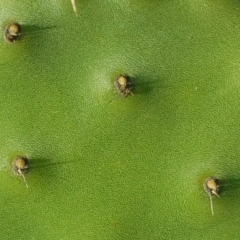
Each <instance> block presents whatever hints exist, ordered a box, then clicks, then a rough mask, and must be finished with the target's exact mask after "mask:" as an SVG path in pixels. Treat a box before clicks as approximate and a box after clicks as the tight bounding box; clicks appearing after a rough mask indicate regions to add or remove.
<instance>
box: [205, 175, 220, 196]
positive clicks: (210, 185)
mask: <svg viewBox="0 0 240 240" xmlns="http://www.w3.org/2000/svg"><path fill="white" fill-rule="evenodd" d="M203 186H204V189H205V191H206V192H207V193H208V194H209V195H215V196H217V197H219V195H218V193H219V189H220V185H219V181H218V179H217V178H215V177H208V178H207V179H206V180H205V181H204V185H203Z"/></svg>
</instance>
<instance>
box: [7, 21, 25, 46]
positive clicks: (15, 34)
mask: <svg viewBox="0 0 240 240" xmlns="http://www.w3.org/2000/svg"><path fill="white" fill-rule="evenodd" d="M20 34H21V26H20V25H19V24H18V23H11V24H9V25H8V26H7V28H6V30H5V39H6V41H8V42H15V41H17V40H18V39H19V38H20Z"/></svg>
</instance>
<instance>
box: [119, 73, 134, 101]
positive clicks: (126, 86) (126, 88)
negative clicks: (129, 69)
mask: <svg viewBox="0 0 240 240" xmlns="http://www.w3.org/2000/svg"><path fill="white" fill-rule="evenodd" d="M114 84H115V86H116V88H117V90H118V92H119V93H121V94H122V95H123V96H124V97H127V96H128V95H129V94H132V95H133V93H132V83H131V80H130V77H129V76H127V75H125V74H120V75H118V76H117V78H116V79H115V82H114Z"/></svg>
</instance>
